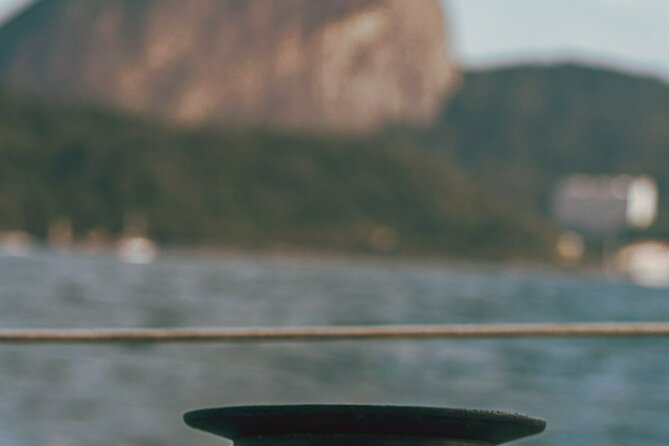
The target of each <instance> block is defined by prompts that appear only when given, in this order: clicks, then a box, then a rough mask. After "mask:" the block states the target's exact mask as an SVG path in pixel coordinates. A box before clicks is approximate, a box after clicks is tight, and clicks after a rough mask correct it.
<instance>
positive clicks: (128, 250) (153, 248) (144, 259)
mask: <svg viewBox="0 0 669 446" xmlns="http://www.w3.org/2000/svg"><path fill="white" fill-rule="evenodd" d="M116 252H117V255H118V257H119V258H120V259H121V260H123V261H124V262H127V263H132V264H135V265H146V264H149V263H152V262H153V261H154V260H155V259H156V257H157V256H158V245H156V244H155V243H154V242H153V241H151V240H149V239H148V238H146V237H139V236H126V237H122V238H121V239H120V240H119V241H118V244H117V250H116Z"/></svg>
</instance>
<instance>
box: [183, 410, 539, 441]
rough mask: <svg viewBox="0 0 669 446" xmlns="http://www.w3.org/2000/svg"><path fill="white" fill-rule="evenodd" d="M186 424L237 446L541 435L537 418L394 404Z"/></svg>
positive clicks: (202, 416)
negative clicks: (396, 405)
mask: <svg viewBox="0 0 669 446" xmlns="http://www.w3.org/2000/svg"><path fill="white" fill-rule="evenodd" d="M184 419H185V421H186V423H187V424H188V425H189V426H191V427H193V428H195V429H200V430H203V431H206V432H209V433H212V434H215V435H219V436H222V437H226V438H229V439H231V440H233V441H234V442H235V445H237V446H265V445H278V446H318V445H323V446H350V445H363V444H370V445H377V446H431V445H436V444H439V445H442V446H467V445H471V446H475V445H477V446H486V445H487V446H492V445H497V444H501V443H506V442H509V441H513V440H518V439H520V438H524V437H528V436H530V435H536V434H539V433H541V432H543V430H544V429H545V427H546V423H545V422H544V421H543V420H540V419H538V418H531V417H528V416H525V415H518V414H511V413H504V412H489V411H478V410H461V409H441V408H432V407H393V406H327V405H324V406H322V405H306V406H257V407H253V406H249V407H230V408H221V409H206V410H200V411H195V412H189V413H187V414H186V415H185V416H184Z"/></svg>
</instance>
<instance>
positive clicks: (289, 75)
mask: <svg viewBox="0 0 669 446" xmlns="http://www.w3.org/2000/svg"><path fill="white" fill-rule="evenodd" d="M456 77H457V75H456V69H455V65H454V62H453V61H452V59H451V57H450V53H449V49H448V45H447V39H446V25H445V19H444V15H443V11H442V9H441V2H440V1H439V0H412V1H408V0H188V1H184V0H40V1H38V2H37V3H35V4H34V5H32V6H31V7H30V8H28V9H27V10H25V11H24V12H23V13H22V14H20V15H19V16H17V17H16V18H15V19H14V20H12V21H11V22H9V23H8V24H7V25H5V26H4V27H3V28H2V29H0V82H3V83H5V84H7V85H9V86H12V87H21V88H23V89H29V90H34V91H37V92H39V93H47V94H51V95H57V96H59V97H61V98H66V99H76V100H84V101H87V102H92V103H102V104H105V105H112V106H119V107H122V108H124V109H126V110H130V111H133V112H138V113H145V114H149V115H152V116H159V117H163V118H168V119H172V120H176V121H179V122H182V123H202V122H218V123H223V124H243V125H250V126H269V127H280V128H289V129H306V130H327V131H345V132H350V131H356V132H364V131H369V130H374V129H377V128H379V127H382V126H384V125H387V124H392V123H403V124H418V125H421V124H427V123H429V122H430V121H431V120H432V119H433V118H434V117H435V115H436V114H437V113H438V111H439V109H440V106H441V104H442V103H443V100H444V98H445V96H446V95H447V94H448V93H449V91H450V90H451V89H452V86H453V84H454V81H455V80H456Z"/></svg>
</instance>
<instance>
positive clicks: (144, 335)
mask: <svg viewBox="0 0 669 446" xmlns="http://www.w3.org/2000/svg"><path fill="white" fill-rule="evenodd" d="M564 337H583V338H592V337H595V338H596V337H600V338H602V337H605V338H616V337H669V323H664V322H656V323H574V324H503V325H417V326H415V325H401V326H395V325H390V326H329V327H328V326H324V327H285V328H279V327H277V328H269V327H249V328H185V329H150V328H149V329H74V330H73V329H64V330H57V329H56V330H49V329H46V330H44V329H40V330H23V329H19V330H0V344H107V343H187V342H191V343H197V342H200V343H205V342H211V343H226V342H268V341H336V340H365V339H388V340H403V339H499V338H564Z"/></svg>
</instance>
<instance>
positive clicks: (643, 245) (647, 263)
mask: <svg viewBox="0 0 669 446" xmlns="http://www.w3.org/2000/svg"><path fill="white" fill-rule="evenodd" d="M616 260H617V262H616V263H617V264H618V268H619V269H620V270H621V271H622V272H623V273H625V274H626V275H627V277H629V278H630V280H632V281H633V282H635V283H637V284H639V285H642V286H649V287H657V288H669V244H667V243H664V242H661V241H655V240H649V241H645V242H640V243H634V244H632V245H629V246H626V247H625V248H623V249H622V250H621V251H620V252H619V253H618V255H617V259H616Z"/></svg>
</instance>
